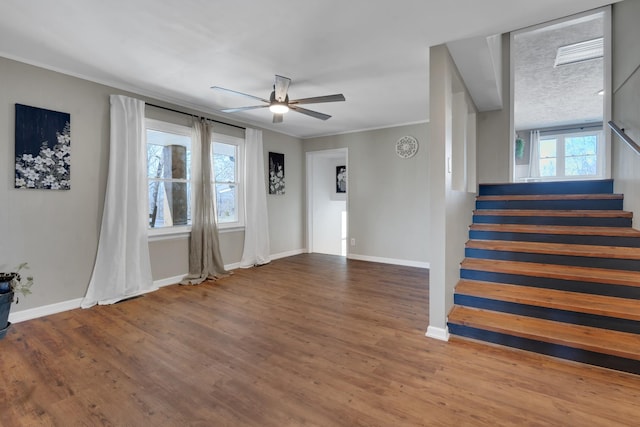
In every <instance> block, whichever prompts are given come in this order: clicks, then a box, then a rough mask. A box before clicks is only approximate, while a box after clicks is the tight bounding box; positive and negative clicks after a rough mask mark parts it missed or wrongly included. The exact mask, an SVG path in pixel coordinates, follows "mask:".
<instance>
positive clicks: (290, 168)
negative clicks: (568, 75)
mask: <svg viewBox="0 0 640 427" xmlns="http://www.w3.org/2000/svg"><path fill="white" fill-rule="evenodd" d="M0 76H2V79H1V80H0V162H2V163H1V164H2V168H1V171H2V172H1V174H0V200H2V202H3V208H2V209H0V236H2V242H1V243H0V270H1V271H6V270H10V269H11V268H12V267H14V266H16V265H17V264H19V263H21V262H25V261H26V262H29V264H30V266H31V271H30V273H31V274H32V275H33V276H34V278H35V285H34V287H33V294H32V295H29V296H28V297H27V298H23V299H21V300H20V305H19V306H17V307H16V306H14V307H13V309H12V312H13V311H22V310H25V309H30V308H36V307H41V306H45V305H49V304H54V303H59V302H65V301H71V300H75V299H78V298H82V297H83V296H84V294H85V292H86V288H87V286H88V283H89V279H90V277H91V273H92V270H93V264H94V261H95V255H96V251H97V246H98V234H99V230H100V222H101V218H102V208H103V203H104V194H105V188H106V179H107V162H108V149H109V122H110V121H109V95H110V94H113V93H124V92H123V91H121V90H118V89H114V88H111V87H108V86H104V85H100V84H96V83H92V82H89V81H86V80H82V79H78V78H75V77H70V76H66V75H63V74H60V73H56V72H53V71H48V70H44V69H41V68H38V67H34V66H30V65H26V64H23V63H19V62H16V61H12V60H9V59H5V58H0ZM125 94H126V95H129V96H134V97H137V98H140V99H143V100H146V101H149V102H153V103H155V104H160V103H161V102H157V101H155V100H149V99H147V98H146V97H144V96H139V95H135V94H130V93H125ZM15 103H21V104H26V105H31V106H36V107H41V108H46V109H51V110H57V111H63V112H67V113H70V114H71V153H72V161H71V190H69V191H53V190H16V189H14V188H13V182H14V151H15V150H14V120H15V110H14V108H15V107H14V104H15ZM169 106H170V105H169ZM173 107H174V108H178V109H182V108H180V107H175V106H173ZM188 112H192V111H188ZM147 114H148V115H149V116H150V117H154V118H158V119H161V120H168V121H172V122H175V123H182V124H188V120H189V118H188V116H184V115H181V114H176V113H169V112H166V111H161V110H157V109H153V108H151V107H148V108H147ZM216 131H218V132H221V133H230V132H231V133H232V132H237V130H234V128H229V127H227V126H222V125H221V126H218V127H216ZM263 140H264V150H265V153H266V152H268V151H278V152H281V153H285V157H286V162H287V163H286V168H287V169H286V173H287V195H285V196H280V197H279V198H278V199H275V198H274V197H269V200H268V209H269V212H268V215H269V219H270V221H269V226H270V228H269V231H270V234H271V251H272V254H279V253H292V252H300V251H302V250H303V248H304V238H303V229H304V223H303V217H304V214H303V199H304V193H303V181H304V179H303V165H302V157H303V154H302V142H301V141H300V140H299V139H297V138H292V137H290V136H286V135H283V134H278V133H275V132H270V131H264V134H263ZM265 157H266V156H265ZM265 168H266V160H265ZM243 238H244V235H243V233H242V232H233V233H223V234H222V235H221V236H220V242H221V249H222V254H223V258H224V261H225V263H226V264H233V263H236V262H238V261H240V256H241V253H242V245H243ZM149 246H150V254H151V265H152V273H153V278H154V280H162V279H166V278H170V277H175V276H179V275H182V274H185V273H186V272H187V269H188V267H187V266H188V264H187V257H188V239H185V238H177V239H170V240H158V241H153V242H151V243H150V245H149Z"/></svg>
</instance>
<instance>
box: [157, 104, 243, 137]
mask: <svg viewBox="0 0 640 427" xmlns="http://www.w3.org/2000/svg"><path fill="white" fill-rule="evenodd" d="M145 105H148V106H150V107H155V108H160V109H161V110H167V111H173V112H174V113H178V114H184V115H186V116H191V117H197V118H199V119H204V120H209V121H211V122H214V123H220V124H221V125H226V126H231V127H234V128H238V129H242V130H247V128H246V127H244V126H238V125H232V124H231V123H225V122H221V121H219V120H214V119H210V118H209V117H203V116H199V115H197V114H191V113H185V112H184V111H180V110H174V109H173V108H169V107H163V106H162V105H156V104H150V103H148V102H145Z"/></svg>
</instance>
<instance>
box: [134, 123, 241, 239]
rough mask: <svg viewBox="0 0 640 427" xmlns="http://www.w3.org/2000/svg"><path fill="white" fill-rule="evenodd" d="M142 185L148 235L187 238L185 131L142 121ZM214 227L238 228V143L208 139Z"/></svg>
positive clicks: (188, 156)
mask: <svg viewBox="0 0 640 427" xmlns="http://www.w3.org/2000/svg"><path fill="white" fill-rule="evenodd" d="M146 128H147V182H148V195H149V229H150V230H152V232H151V234H153V235H157V234H160V235H162V234H173V233H176V232H178V233H183V232H188V231H189V229H190V227H191V208H192V200H191V173H192V172H191V135H192V132H193V131H192V129H191V128H190V127H186V126H180V125H175V124H172V123H166V122H161V121H158V120H152V119H147V120H146ZM211 147H212V148H211V150H212V152H211V167H212V169H213V171H212V172H213V173H212V177H213V182H212V185H213V189H214V191H215V200H214V203H215V206H216V212H217V215H218V227H219V228H220V229H231V228H234V227H243V226H244V192H243V186H242V179H241V177H242V176H243V170H242V156H243V154H244V153H243V149H244V139H242V138H237V137H232V136H227V135H219V134H214V136H213V140H212V144H211Z"/></svg>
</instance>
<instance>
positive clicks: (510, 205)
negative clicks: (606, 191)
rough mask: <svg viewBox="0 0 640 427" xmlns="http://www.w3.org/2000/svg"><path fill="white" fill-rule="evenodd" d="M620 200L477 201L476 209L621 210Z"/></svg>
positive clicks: (621, 202)
mask: <svg viewBox="0 0 640 427" xmlns="http://www.w3.org/2000/svg"><path fill="white" fill-rule="evenodd" d="M622 204H623V201H622V199H586V200H478V201H476V209H526V210H530V209H544V210H605V211H607V210H609V211H613V210H622Z"/></svg>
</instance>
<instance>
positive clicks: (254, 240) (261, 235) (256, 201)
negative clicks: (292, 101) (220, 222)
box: [240, 128, 271, 268]
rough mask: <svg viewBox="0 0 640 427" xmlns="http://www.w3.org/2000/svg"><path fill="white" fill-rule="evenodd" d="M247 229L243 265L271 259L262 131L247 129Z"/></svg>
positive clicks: (245, 230) (264, 262)
mask: <svg viewBox="0 0 640 427" xmlns="http://www.w3.org/2000/svg"><path fill="white" fill-rule="evenodd" d="M245 132H246V133H245V135H246V136H245V144H244V145H245V150H244V151H245V168H244V171H245V180H244V182H245V195H246V197H245V229H244V249H243V252H242V259H241V261H240V266H241V267H245V268H246V267H252V266H254V265H262V264H266V263H268V262H270V261H271V257H270V248H269V217H268V215H267V187H266V183H265V173H264V162H265V161H264V150H263V144H262V131H261V130H256V129H250V128H247V130H246V131H245Z"/></svg>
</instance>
